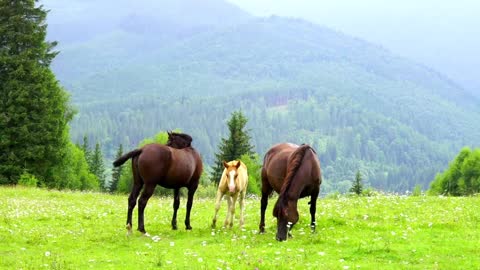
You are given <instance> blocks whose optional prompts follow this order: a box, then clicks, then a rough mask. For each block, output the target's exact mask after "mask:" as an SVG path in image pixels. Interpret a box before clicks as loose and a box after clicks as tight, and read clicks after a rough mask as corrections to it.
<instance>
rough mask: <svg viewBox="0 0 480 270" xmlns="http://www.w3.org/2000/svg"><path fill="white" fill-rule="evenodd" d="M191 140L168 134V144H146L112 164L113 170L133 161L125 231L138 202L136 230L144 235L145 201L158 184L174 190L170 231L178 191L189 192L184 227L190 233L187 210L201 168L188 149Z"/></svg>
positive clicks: (195, 156) (130, 223) (175, 220)
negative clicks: (186, 190)
mask: <svg viewBox="0 0 480 270" xmlns="http://www.w3.org/2000/svg"><path fill="white" fill-rule="evenodd" d="M191 142H192V137H190V136H189V135H187V134H181V133H171V132H169V133H168V142H167V145H161V144H156V143H152V144H147V145H145V146H143V147H142V148H140V149H135V150H133V151H131V152H129V153H127V154H125V155H123V156H121V157H120V158H118V159H117V160H115V162H113V165H114V166H115V167H118V166H120V165H122V164H123V163H125V161H127V160H128V159H130V158H131V159H132V172H133V188H132V192H131V193H130V196H129V197H128V215H127V230H128V232H129V233H131V230H132V212H133V209H134V208H135V204H136V201H137V198H138V195H139V194H140V190H142V187H143V191H142V195H141V196H140V199H139V200H138V230H139V231H140V232H142V233H144V234H146V231H145V226H144V223H143V222H144V221H143V219H144V216H143V213H144V210H145V206H146V205H147V202H148V199H149V198H150V197H151V196H152V194H153V191H154V190H155V187H156V186H157V185H160V186H162V187H165V188H171V189H173V190H174V200H173V218H172V229H174V230H176V229H177V210H178V207H179V206H180V188H181V187H186V188H187V189H188V201H187V213H186V216H185V226H186V228H187V230H191V229H192V227H191V226H190V210H191V209H192V203H193V194H195V191H196V190H197V187H198V182H199V179H200V175H201V174H202V170H203V165H202V160H201V158H200V155H199V154H198V152H197V151H196V150H195V149H194V148H193V147H192V146H191Z"/></svg>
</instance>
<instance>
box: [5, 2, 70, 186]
mask: <svg viewBox="0 0 480 270" xmlns="http://www.w3.org/2000/svg"><path fill="white" fill-rule="evenodd" d="M35 2H36V1H34V0H18V1H11V0H9V1H7V0H0V184H1V183H4V184H16V183H17V181H18V178H19V175H20V174H21V173H22V172H23V171H27V172H28V173H30V174H32V175H34V176H35V177H37V178H38V179H39V184H40V185H45V186H54V185H55V183H52V181H54V180H52V179H54V178H55V177H54V176H55V173H56V172H58V171H61V169H60V168H58V167H61V166H62V161H63V159H64V157H65V155H66V153H67V149H68V143H69V134H68V133H69V130H68V122H69V121H70V120H71V119H72V117H73V111H72V110H71V108H70V107H69V105H68V99H69V98H68V95H67V93H66V92H65V91H64V90H63V89H62V87H61V86H60V85H59V83H58V81H57V80H56V79H55V76H54V74H53V72H52V71H51V70H50V63H51V62H52V60H53V58H54V57H55V55H56V54H57V52H54V51H53V48H54V47H55V45H56V43H55V42H47V41H46V40H45V36H46V28H47V25H46V23H45V21H46V16H47V11H45V10H44V9H43V6H39V7H36V6H35Z"/></svg>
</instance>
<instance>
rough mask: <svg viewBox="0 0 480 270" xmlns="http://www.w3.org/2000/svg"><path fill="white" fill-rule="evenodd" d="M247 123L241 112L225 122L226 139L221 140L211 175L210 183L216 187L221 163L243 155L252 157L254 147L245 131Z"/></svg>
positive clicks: (237, 112)
mask: <svg viewBox="0 0 480 270" xmlns="http://www.w3.org/2000/svg"><path fill="white" fill-rule="evenodd" d="M247 121H248V119H247V118H246V117H245V115H244V114H243V113H242V112H241V111H235V112H232V114H231V117H230V119H229V120H228V122H227V126H228V130H229V134H228V137H227V138H222V139H221V142H220V144H219V146H218V152H217V153H216V154H215V163H214V164H215V165H214V167H213V173H212V175H211V181H212V182H215V183H216V184H217V185H218V183H219V181H220V178H221V176H222V172H223V169H224V167H223V161H227V162H229V161H232V160H237V159H240V157H241V156H242V155H244V154H247V155H250V156H251V155H253V148H254V147H253V146H252V145H251V144H250V140H251V137H250V135H249V134H248V130H246V125H247Z"/></svg>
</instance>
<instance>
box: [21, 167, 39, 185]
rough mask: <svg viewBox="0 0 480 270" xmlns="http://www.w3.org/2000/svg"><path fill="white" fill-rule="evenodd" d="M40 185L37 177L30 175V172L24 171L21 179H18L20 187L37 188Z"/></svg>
mask: <svg viewBox="0 0 480 270" xmlns="http://www.w3.org/2000/svg"><path fill="white" fill-rule="evenodd" d="M37 183H38V180H37V178H36V177H35V175H32V174H29V173H28V172H26V171H24V172H23V173H22V175H20V178H19V179H18V185H20V186H25V187H36V186H37Z"/></svg>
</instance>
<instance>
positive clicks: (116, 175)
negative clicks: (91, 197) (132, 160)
mask: <svg viewBox="0 0 480 270" xmlns="http://www.w3.org/2000/svg"><path fill="white" fill-rule="evenodd" d="M122 155H123V146H122V144H120V146H119V147H118V150H117V154H116V155H115V159H118V158H119V157H121V156H122ZM122 168H123V166H118V167H114V168H113V169H112V181H111V182H110V192H115V191H117V188H118V182H119V181H120V176H121V175H122Z"/></svg>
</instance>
